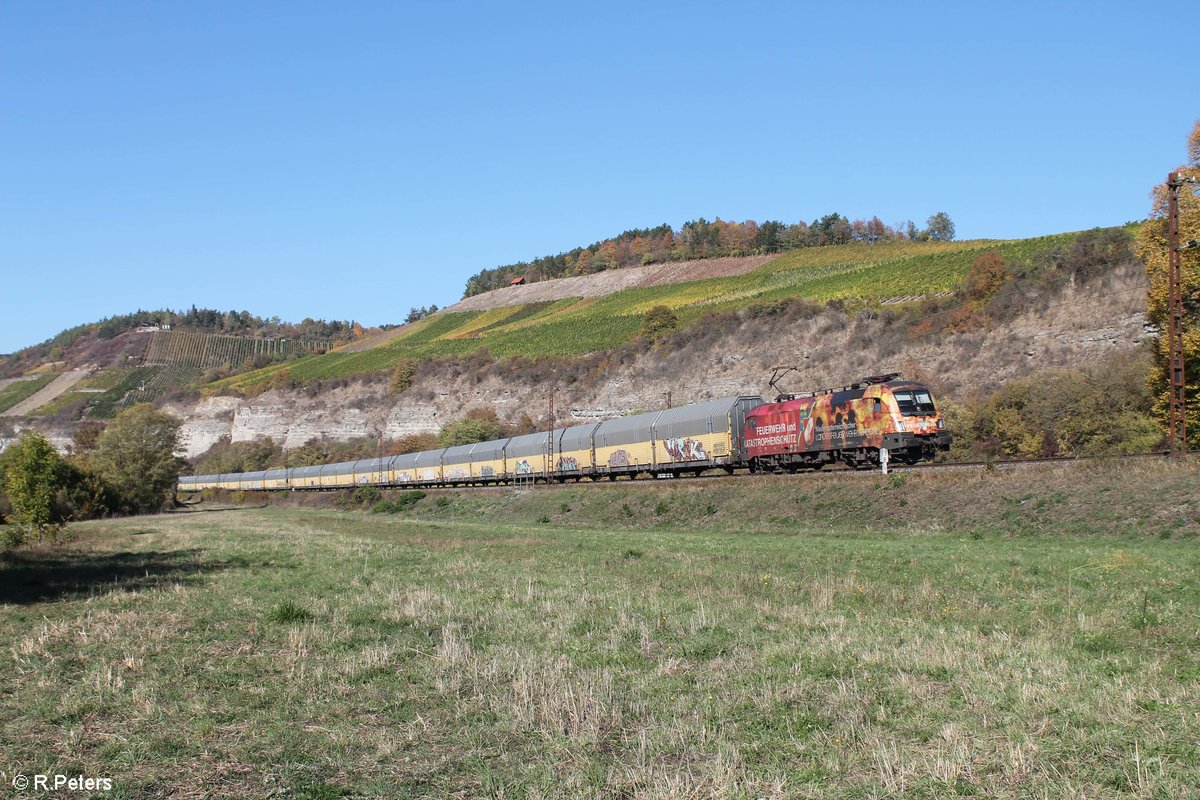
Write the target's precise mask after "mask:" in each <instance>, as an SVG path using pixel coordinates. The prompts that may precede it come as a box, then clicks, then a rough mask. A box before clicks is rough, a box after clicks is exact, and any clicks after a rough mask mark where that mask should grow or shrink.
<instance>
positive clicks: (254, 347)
mask: <svg viewBox="0 0 1200 800" xmlns="http://www.w3.org/2000/svg"><path fill="white" fill-rule="evenodd" d="M328 347H329V343H328V342H322V341H312V340H296V339H251V338H246V337H241V336H223V335H220V334H210V333H197V332H193V331H159V332H156V333H153V334H151V339H150V342H149V344H148V345H147V347H146V355H145V357H144V359H143V364H142V366H138V367H114V368H109V369H106V370H102V371H101V372H98V373H97V374H96V375H94V376H93V377H91V378H89V379H88V380H86V381H84V382H82V383H80V384H79V386H78V387H77V389H76V391H74V392H69V393H67V394H66V395H64V396H63V397H62V398H59V400H58V401H56V402H55V403H50V404H47V405H46V406H44V407H43V408H41V409H38V413H39V414H43V415H47V414H53V413H55V412H56V411H58V410H59V409H61V408H63V407H65V406H66V405H68V404H69V403H71V402H77V401H78V400H79V398H80V397H81V396H82V395H90V396H91V398H92V402H91V403H90V404H89V405H88V406H87V409H86V412H85V416H87V417H90V418H94V419H109V418H112V417H114V416H116V415H117V414H118V413H120V412H121V411H122V410H124V409H126V408H129V407H130V406H132V405H135V404H137V403H148V402H154V401H155V400H158V399H160V398H162V397H163V396H164V395H166V394H169V393H170V392H172V391H174V390H176V389H178V388H180V387H184V386H189V385H192V384H195V383H197V382H198V381H199V380H200V378H201V376H202V375H203V374H204V371H205V370H206V369H211V368H214V367H233V368H235V369H236V368H239V367H242V366H244V365H246V364H247V363H251V362H253V360H254V359H256V358H258V357H260V356H265V357H267V358H277V357H281V356H282V357H283V358H294V357H296V356H298V355H301V354H304V353H321V352H324V351H325V350H326V349H327V348H328ZM289 363H293V362H289ZM95 389H105V390H106V391H104V392H102V393H97V392H89V391H87V390H95Z"/></svg>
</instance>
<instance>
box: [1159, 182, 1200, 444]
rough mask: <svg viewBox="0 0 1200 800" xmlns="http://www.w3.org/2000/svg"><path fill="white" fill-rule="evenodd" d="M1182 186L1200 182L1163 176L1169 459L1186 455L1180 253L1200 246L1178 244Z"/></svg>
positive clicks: (1195, 243) (1185, 383)
mask: <svg viewBox="0 0 1200 800" xmlns="http://www.w3.org/2000/svg"><path fill="white" fill-rule="evenodd" d="M1185 183H1193V184H1194V183H1200V180H1198V179H1196V178H1193V177H1190V176H1183V175H1180V174H1179V173H1178V172H1172V173H1171V174H1170V175H1168V176H1167V250H1168V255H1169V262H1168V263H1169V268H1168V274H1167V319H1168V331H1167V336H1168V337H1169V338H1168V353H1169V355H1168V359H1167V370H1168V372H1169V374H1170V399H1169V405H1168V408H1167V428H1168V431H1167V435H1168V437H1169V438H1170V448H1171V457H1172V458H1174V457H1176V456H1181V455H1184V454H1185V453H1187V416H1186V415H1185V413H1184V412H1185V403H1186V398H1185V393H1186V391H1187V382H1186V381H1185V380H1184V371H1183V266H1182V264H1181V258H1182V253H1183V251H1184V250H1188V249H1191V248H1193V247H1197V246H1200V243H1198V242H1196V241H1194V240H1193V241H1190V242H1188V243H1186V244H1180V242H1179V187H1180V186H1182V185H1183V184H1185Z"/></svg>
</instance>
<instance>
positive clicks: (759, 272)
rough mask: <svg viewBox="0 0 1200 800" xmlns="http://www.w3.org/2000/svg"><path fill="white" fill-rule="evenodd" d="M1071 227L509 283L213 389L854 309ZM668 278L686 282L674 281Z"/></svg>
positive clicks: (939, 282)
mask: <svg viewBox="0 0 1200 800" xmlns="http://www.w3.org/2000/svg"><path fill="white" fill-rule="evenodd" d="M1073 236H1074V235H1073V234H1062V235H1058V236H1047V237H1040V238H1036V239H1025V240H1018V241H968V242H923V243H919V242H908V241H898V242H888V243H882V244H875V245H868V244H854V245H841V246H830V247H819V248H806V249H801V250H795V251H791V252H788V253H785V254H783V255H781V256H777V257H774V258H765V259H763V257H753V258H750V259H743V260H738V259H728V260H723V261H722V263H721V264H720V265H718V267H717V270H718V273H719V274H718V275H717V276H715V277H707V278H702V279H695V278H694V275H696V274H697V272H698V271H699V270H703V269H706V268H708V267H707V266H706V265H705V264H704V262H696V263H695V264H693V265H663V266H654V267H642V268H632V269H626V270H617V271H615V272H613V273H612V274H611V275H610V274H608V273H601V274H599V275H594V276H586V277H581V278H564V279H560V280H555V281H544V282H541V283H537V284H532V285H529V286H518V287H509V288H505V289H498V290H495V291H492V292H488V293H486V294H482V295H478V296H476V297H471V298H468V299H467V300H465V301H463V302H462V303H459V304H458V305H456V306H453V307H451V308H450V309H446V310H443V311H441V312H439V313H438V314H435V315H434V316H432V317H429V318H426V319H424V320H421V321H419V322H416V323H413V324H411V325H406V326H404V327H403V328H400V329H398V330H396V331H392V332H390V333H389V334H388V335H387V336H386V339H384V340H380V339H376V340H375V341H376V342H378V344H377V345H376V346H375V347H372V348H370V349H367V350H359V349H358V348H347V349H344V350H335V351H333V352H330V353H327V354H325V355H321V356H313V357H309V358H302V359H299V360H297V361H295V362H292V363H290V364H286V365H275V366H272V367H269V368H267V369H264V370H260V371H256V372H249V373H245V374H243V375H239V376H237V377H234V378H230V379H228V380H225V381H221V382H218V383H216V384H215V385H214V386H213V387H212V388H213V390H215V392H217V393H224V392H238V393H253V392H254V391H256V389H259V388H262V387H265V386H269V385H279V384H280V383H286V382H301V383H304V382H310V381H313V380H330V379H341V378H347V377H350V376H353V375H359V374H365V373H373V372H378V371H381V370H387V369H390V368H391V367H392V366H394V365H395V364H396V363H397V362H399V361H400V360H401V359H405V358H415V359H427V358H432V357H439V356H461V355H465V354H467V353H472V352H475V351H478V350H481V349H486V350H487V351H488V352H489V353H490V354H491V355H492V356H498V357H503V356H524V357H537V356H581V355H584V354H588V353H595V352H599V351H605V350H609V349H612V348H615V347H619V346H621V345H624V344H627V343H629V342H631V341H632V340H634V339H636V338H637V336H638V332H639V328H640V327H641V324H642V320H643V317H644V315H645V312H646V311H647V310H649V309H650V308H652V307H654V306H656V305H665V306H668V307H669V308H671V309H673V310H674V311H675V312H676V314H677V315H678V317H679V324H680V326H681V327H686V326H688V325H693V324H695V323H697V322H699V321H700V320H701V319H703V318H704V317H705V316H706V315H710V314H713V313H721V312H730V311H737V310H741V309H747V308H751V307H753V306H757V305H763V304H767V303H772V302H778V301H784V300H789V299H792V298H803V299H805V300H810V301H814V302H821V303H824V302H829V301H840V302H841V303H843V304H844V305H846V306H848V307H851V308H854V307H861V306H871V305H873V306H880V305H885V304H896V303H900V302H904V301H912V300H915V299H919V298H923V297H927V296H930V295H936V294H938V293H943V292H949V291H951V290H952V289H954V288H955V287H956V286H958V285H959V284H960V283H961V282H962V280H963V279H964V278H965V277H966V275H967V272H968V270H969V269H970V266H971V263H972V262H973V261H974V260H975V259H976V258H978V257H979V256H980V255H981V254H983V253H986V252H991V251H995V252H998V253H1000V254H1001V255H1002V256H1003V257H1004V258H1006V259H1009V260H1012V261H1014V262H1019V261H1027V260H1028V259H1029V258H1030V256H1031V255H1032V254H1033V253H1035V252H1038V251H1040V250H1045V249H1048V248H1051V249H1052V248H1054V247H1061V246H1065V245H1068V244H1069V243H1070V242H1071V240H1072V238H1073ZM758 259H763V260H762V261H759V260H758ZM721 273H723V274H721ZM659 276H661V277H659ZM672 277H675V278H681V279H682V281H680V282H672V281H671V280H670V279H671V278H672ZM285 371H286V372H285Z"/></svg>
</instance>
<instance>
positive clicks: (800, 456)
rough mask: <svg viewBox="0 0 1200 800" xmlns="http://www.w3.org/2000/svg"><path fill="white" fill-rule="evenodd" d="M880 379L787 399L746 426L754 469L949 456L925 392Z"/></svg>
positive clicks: (892, 379)
mask: <svg viewBox="0 0 1200 800" xmlns="http://www.w3.org/2000/svg"><path fill="white" fill-rule="evenodd" d="M897 377H898V376H897V375H895V374H891V375H880V376H877V377H873V378H864V379H863V380H862V381H861V382H859V383H856V384H852V385H850V386H843V387H841V388H839V389H826V390H822V391H820V392H811V393H808V394H802V395H784V396H782V397H780V399H779V400H778V401H777V402H775V403H764V404H763V405H761V406H759V407H757V408H755V409H754V410H753V411H752V412H751V413H750V415H749V416H748V417H747V419H746V435H745V440H744V442H745V446H746V456H747V459H748V466H749V467H750V469H751V470H759V469H787V470H796V469H804V468H808V469H820V468H821V467H823V466H824V465H826V464H830V463H833V462H838V461H840V462H842V463H845V464H847V465H849V466H851V467H857V468H862V467H867V466H872V465H876V464H878V463H879V458H880V451H881V450H887V451H888V453H889V456H890V458H892V459H895V460H897V461H902V462H904V463H908V464H915V463H916V462H918V461H922V460H928V459H932V458H933V457H934V456H936V455H937V452H938V451H939V450H948V449H949V448H950V442H951V437H950V434H948V433H947V432H946V431H945V430H944V425H945V423H944V421H943V420H942V416H941V414H939V413H938V411H937V407H936V406H935V405H934V402H933V396H932V395H931V394H930V392H929V389H928V388H927V387H925V386H924V385H923V384H920V383H915V382H912V381H900V380H895V378H897Z"/></svg>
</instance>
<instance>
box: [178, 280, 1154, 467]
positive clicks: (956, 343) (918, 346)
mask: <svg viewBox="0 0 1200 800" xmlns="http://www.w3.org/2000/svg"><path fill="white" fill-rule="evenodd" d="M1145 288H1146V287H1145V275H1144V273H1143V272H1142V270H1141V269H1140V268H1137V267H1132V266H1131V267H1129V268H1126V269H1122V270H1118V271H1116V272H1114V273H1113V274H1111V275H1109V276H1108V277H1107V278H1105V279H1104V280H1102V281H1098V282H1095V283H1093V284H1090V285H1089V286H1087V287H1085V288H1083V289H1075V288H1074V287H1069V288H1068V289H1067V290H1066V291H1064V292H1063V293H1062V294H1061V295H1060V296H1058V297H1056V298H1054V299H1053V300H1052V301H1050V302H1049V303H1048V304H1044V305H1043V306H1042V307H1041V308H1040V309H1032V308H1031V309H1028V310H1026V311H1025V312H1023V313H1021V314H1020V315H1019V316H1017V317H1016V318H1015V319H1014V320H1013V321H1011V322H1009V323H1006V324H1003V325H996V326H994V327H992V328H987V329H982V330H974V331H970V332H967V333H959V334H953V335H947V336H941V337H937V336H934V337H929V336H925V337H920V338H915V339H913V338H910V337H909V336H908V335H907V334H906V333H905V330H904V329H902V328H900V327H898V326H894V325H889V323H888V321H887V319H886V318H885V316H874V317H873V318H872V315H870V314H860V315H857V316H855V317H853V318H851V317H848V316H846V315H844V314H841V313H839V312H835V311H822V312H820V313H817V314H815V315H813V316H811V317H808V318H805V319H801V320H799V321H795V322H785V321H782V320H779V319H772V318H767V319H751V320H748V321H746V322H744V323H742V324H741V325H740V326H739V327H738V328H737V329H736V330H731V331H728V332H725V333H723V334H722V335H720V336H719V337H716V338H710V337H704V336H699V337H698V338H697V339H695V340H694V341H692V342H691V343H686V344H681V345H678V346H676V347H675V348H674V349H671V350H670V351H664V350H661V349H651V350H649V351H648V352H646V353H644V354H642V355H641V356H639V357H637V358H636V359H634V360H633V361H632V363H626V364H624V365H620V366H615V367H613V368H611V369H608V370H606V371H605V372H604V374H603V375H602V376H601V377H600V379H599V380H596V381H590V382H582V383H573V384H571V385H559V386H557V387H556V390H555V406H556V415H555V416H556V420H557V425H559V426H565V425H571V424H576V423H580V422H583V421H586V420H594V419H597V418H607V417H612V416H617V415H621V414H628V413H630V412H633V411H638V410H645V409H650V408H659V407H662V406H664V405H665V403H666V398H667V393H668V392H670V394H671V398H672V400H673V402H674V403H675V404H682V403H689V402H695V401H699V400H705V399H710V398H713V397H721V396H725V395H735V394H763V395H764V396H766V395H767V394H768V392H769V391H770V390H769V389H768V387H767V385H766V384H767V380H768V377H769V376H770V374H771V369H772V367H775V366H777V365H780V364H794V365H796V366H797V367H798V368H799V370H798V373H797V374H793V375H790V376H788V378H787V380H786V384H785V385H786V386H787V388H789V389H791V390H795V391H799V390H804V389H813V388H820V387H823V386H834V385H842V384H845V383H849V382H851V381H854V380H857V379H858V378H860V377H862V376H864V375H871V374H879V373H881V372H888V371H897V370H898V371H902V372H904V373H905V374H906V375H908V376H910V377H919V378H921V379H923V380H927V381H929V382H930V383H931V384H932V385H933V386H934V388H935V389H936V390H937V391H938V392H939V393H940V394H942V395H945V396H950V397H956V396H957V397H961V396H964V395H966V394H967V393H970V392H971V391H972V390H974V389H975V388H976V387H985V388H986V387H990V386H994V385H996V384H999V383H1003V382H1004V381H1005V380H1007V379H1009V378H1012V377H1015V376H1019V375H1026V374H1029V373H1030V372H1033V371H1036V370H1038V369H1045V368H1053V367H1066V366H1083V365H1095V364H1104V363H1108V362H1110V361H1111V360H1113V359H1120V358H1123V357H1127V356H1128V355H1130V354H1131V353H1132V352H1133V351H1134V350H1136V349H1137V348H1139V347H1140V346H1142V344H1143V342H1144V341H1145V340H1146V338H1147V336H1148V334H1147V330H1146V317H1145V314H1144V311H1143V309H1144V307H1145ZM564 383H565V382H564ZM310 394H311V393H310V392H306V391H304V390H300V391H297V392H280V391H270V392H267V393H265V394H262V395H260V396H258V397H254V398H240V397H212V398H206V399H203V400H200V401H198V402H196V403H193V404H173V405H168V406H167V407H166V408H167V410H168V411H170V412H171V413H174V414H176V415H177V416H179V417H180V418H181V419H183V420H184V424H183V442H184V446H185V449H186V452H187V455H189V456H194V455H197V454H199V453H202V452H204V451H205V450H207V449H208V448H209V447H211V446H212V445H213V444H215V443H216V442H217V441H218V440H219V439H220V438H221V437H223V436H229V437H230V438H231V439H232V440H233V441H242V440H251V439H254V438H255V437H258V436H268V437H271V438H273V439H275V440H276V441H280V442H282V443H283V444H284V446H285V447H297V446H299V445H302V444H304V443H305V442H306V441H308V440H309V439H312V438H314V437H321V436H324V437H327V438H330V439H335V440H344V439H350V438H354V437H362V436H370V437H378V436H382V437H384V438H389V439H390V438H398V437H401V436H404V435H407V434H412V433H420V432H426V431H430V432H436V431H438V430H440V429H441V427H442V426H443V425H445V424H448V423H449V422H452V421H454V420H455V419H458V418H459V417H461V416H462V415H463V413H464V412H466V411H467V410H469V409H471V408H475V407H488V408H494V409H495V410H496V412H497V414H498V415H499V416H500V418H501V419H507V420H516V419H518V418H519V417H520V416H521V415H522V414H528V415H529V416H530V417H531V418H533V419H534V420H540V419H543V418H545V417H547V415H548V405H549V394H550V386H549V384H548V383H545V382H538V383H529V382H518V381H515V380H514V379H512V378H506V377H502V376H497V375H493V374H490V373H489V374H487V375H482V374H471V373H467V374H463V375H459V376H457V377H448V376H438V375H433V376H424V377H422V379H421V380H420V381H419V382H418V383H416V384H415V385H414V386H413V387H412V388H411V389H409V390H408V391H406V392H404V393H403V394H400V395H399V396H394V397H392V396H389V395H388V394H387V386H386V384H385V383H382V382H377V383H360V384H351V385H348V386H342V387H340V388H336V389H331V390H328V391H322V392H320V393H318V394H316V395H315V396H310Z"/></svg>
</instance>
